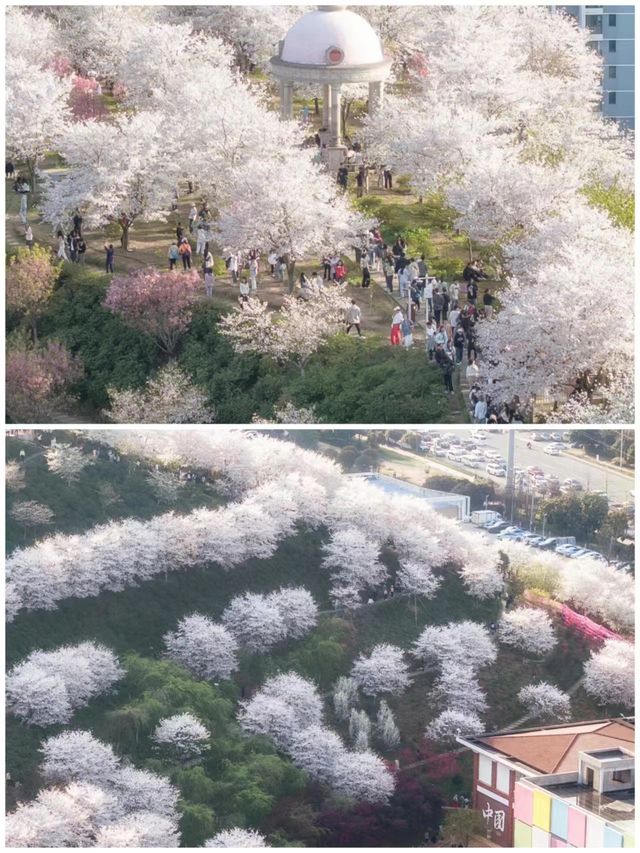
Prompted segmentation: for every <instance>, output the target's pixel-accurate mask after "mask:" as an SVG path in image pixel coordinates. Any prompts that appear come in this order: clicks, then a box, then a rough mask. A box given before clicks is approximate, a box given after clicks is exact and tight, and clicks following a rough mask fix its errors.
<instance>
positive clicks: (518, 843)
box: [513, 820, 531, 847]
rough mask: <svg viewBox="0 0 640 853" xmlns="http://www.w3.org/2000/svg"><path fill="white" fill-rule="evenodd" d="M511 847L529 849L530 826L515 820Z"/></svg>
mask: <svg viewBox="0 0 640 853" xmlns="http://www.w3.org/2000/svg"><path fill="white" fill-rule="evenodd" d="M513 846H514V847H531V825H530V824H528V823H523V822H522V821H521V820H516V821H515V823H514V825H513Z"/></svg>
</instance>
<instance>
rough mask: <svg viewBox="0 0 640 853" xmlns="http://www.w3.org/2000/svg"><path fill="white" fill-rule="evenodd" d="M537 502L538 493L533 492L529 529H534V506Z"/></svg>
mask: <svg viewBox="0 0 640 853" xmlns="http://www.w3.org/2000/svg"><path fill="white" fill-rule="evenodd" d="M535 502H536V493H535V492H531V515H530V516H529V530H533V507H534V504H535Z"/></svg>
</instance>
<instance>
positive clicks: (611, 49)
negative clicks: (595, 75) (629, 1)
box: [559, 6, 635, 129]
mask: <svg viewBox="0 0 640 853" xmlns="http://www.w3.org/2000/svg"><path fill="white" fill-rule="evenodd" d="M559 8H561V9H563V10H564V11H566V12H568V13H569V14H570V15H573V16H574V17H575V18H576V20H577V21H578V23H579V25H580V26H581V27H583V28H584V29H586V30H588V31H589V33H590V41H591V43H592V45H593V47H594V49H595V50H597V51H598V53H600V54H601V56H602V59H603V61H604V76H603V79H602V113H603V115H605V116H607V117H608V118H614V119H616V120H617V121H619V122H620V123H621V124H623V125H624V126H625V127H629V128H632V129H633V128H634V127H635V83H634V78H635V16H634V12H635V7H634V6H560V7H559Z"/></svg>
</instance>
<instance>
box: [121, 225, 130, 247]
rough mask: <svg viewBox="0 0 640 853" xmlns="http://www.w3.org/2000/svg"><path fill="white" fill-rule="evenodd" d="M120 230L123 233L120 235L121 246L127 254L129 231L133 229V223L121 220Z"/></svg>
mask: <svg viewBox="0 0 640 853" xmlns="http://www.w3.org/2000/svg"><path fill="white" fill-rule="evenodd" d="M120 228H121V229H122V232H121V234H120V245H121V247H122V248H123V249H124V251H125V252H128V251H129V229H130V228H131V222H130V221H129V220H128V219H127V218H126V217H122V219H120Z"/></svg>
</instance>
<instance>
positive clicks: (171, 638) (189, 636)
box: [164, 613, 238, 679]
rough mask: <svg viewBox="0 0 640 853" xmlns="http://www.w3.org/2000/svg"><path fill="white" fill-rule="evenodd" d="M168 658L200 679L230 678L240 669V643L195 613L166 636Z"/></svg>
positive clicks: (223, 629) (223, 627)
mask: <svg viewBox="0 0 640 853" xmlns="http://www.w3.org/2000/svg"><path fill="white" fill-rule="evenodd" d="M164 643H165V646H166V648H167V654H168V655H169V657H170V658H171V659H172V660H174V661H176V663H179V664H181V665H182V666H184V667H186V668H187V669H188V670H189V671H190V672H192V673H193V674H194V675H197V676H198V677H199V678H205V679H212V678H229V676H230V675H231V673H232V672H234V671H235V670H236V669H237V668H238V660H237V657H236V653H237V650H238V643H237V641H236V639H235V637H234V636H233V634H232V633H231V632H230V631H229V630H228V629H227V628H226V627H225V626H223V625H217V624H216V623H215V622H212V621H211V620H210V619H209V618H208V617H207V616H203V615H201V614H200V613H194V614H192V615H191V616H185V617H184V618H183V619H181V620H180V622H179V623H178V626H177V628H176V630H175V631H169V633H167V634H165V636H164Z"/></svg>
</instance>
